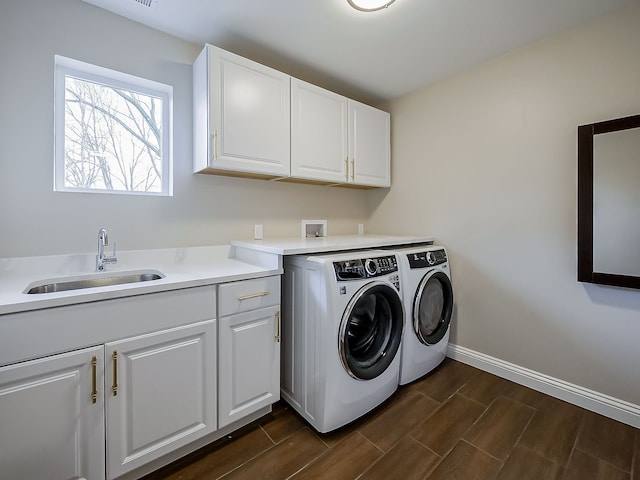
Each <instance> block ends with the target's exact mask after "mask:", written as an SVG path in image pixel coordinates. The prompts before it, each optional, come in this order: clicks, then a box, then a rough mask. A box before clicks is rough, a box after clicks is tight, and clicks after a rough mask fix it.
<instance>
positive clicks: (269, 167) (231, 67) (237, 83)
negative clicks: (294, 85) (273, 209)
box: [207, 45, 291, 177]
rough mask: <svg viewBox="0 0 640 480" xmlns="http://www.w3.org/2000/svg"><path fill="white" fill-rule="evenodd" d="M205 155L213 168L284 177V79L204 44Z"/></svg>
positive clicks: (286, 150) (286, 145) (287, 107)
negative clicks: (207, 120) (206, 64)
mask: <svg viewBox="0 0 640 480" xmlns="http://www.w3.org/2000/svg"><path fill="white" fill-rule="evenodd" d="M207 52H208V58H209V68H208V77H209V117H210V128H211V130H210V132H209V134H210V138H209V141H210V152H209V153H210V156H209V162H208V166H209V167H210V168H211V169H214V170H216V169H217V170H227V171H229V170H231V171H236V172H246V173H248V174H256V175H258V176H260V175H265V176H271V177H278V176H282V177H288V176H289V170H290V102H291V100H290V77H289V76H288V75H286V74H284V73H282V72H278V71H277V70H274V69H272V68H269V67H266V66H264V65H260V64H259V63H256V62H252V61H251V60H247V59H246V58H242V57H240V56H238V55H234V54H232V53H230V52H226V51H224V50H221V49H219V48H217V47H213V46H211V45H208V46H207Z"/></svg>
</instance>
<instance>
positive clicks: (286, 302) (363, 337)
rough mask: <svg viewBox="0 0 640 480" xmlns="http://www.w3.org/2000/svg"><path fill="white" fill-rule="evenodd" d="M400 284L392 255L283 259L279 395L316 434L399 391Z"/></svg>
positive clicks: (358, 253)
mask: <svg viewBox="0 0 640 480" xmlns="http://www.w3.org/2000/svg"><path fill="white" fill-rule="evenodd" d="M400 285H401V282H400V278H399V271H398V263H397V259H396V256H395V255H394V254H393V253H392V252H385V251H380V250H377V251H354V252H350V253H340V254H336V253H334V254H329V255H326V254H325V255H311V256H302V255H300V256H286V257H285V258H284V279H283V307H282V308H283V312H282V352H283V355H282V374H281V394H282V398H284V399H285V400H286V401H287V403H289V404H290V405H291V406H292V407H293V408H294V409H295V410H296V411H297V412H298V413H299V414H300V415H302V416H303V417H304V418H305V419H306V420H307V421H308V422H309V423H310V424H311V425H312V426H313V427H314V428H315V429H316V430H318V431H319V432H322V433H324V432H329V431H331V430H334V429H336V428H339V427H341V426H343V425H345V424H347V423H349V422H351V421H353V420H355V419H357V418H359V417H361V416H362V415H364V414H365V413H367V412H369V411H370V410H372V409H373V408H374V407H376V406H377V405H379V404H380V403H382V402H383V401H384V400H385V399H387V398H388V397H390V396H391V395H392V394H393V392H395V390H396V389H397V388H398V379H399V373H400V345H401V342H402V330H403V325H404V308H403V305H402V298H401V288H400Z"/></svg>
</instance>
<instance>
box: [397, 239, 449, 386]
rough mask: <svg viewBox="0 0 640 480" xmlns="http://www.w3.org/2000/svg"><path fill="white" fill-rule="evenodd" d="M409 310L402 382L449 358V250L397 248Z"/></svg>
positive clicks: (403, 352)
mask: <svg viewBox="0 0 640 480" xmlns="http://www.w3.org/2000/svg"><path fill="white" fill-rule="evenodd" d="M394 252H395V253H396V255H397V257H398V266H399V267H400V281H401V283H402V287H403V291H404V294H403V302H404V308H405V312H406V324H405V332H404V337H403V340H402V354H401V362H400V385H405V384H407V383H410V382H412V381H414V380H416V379H418V378H420V377H422V376H423V375H425V374H427V373H429V372H430V371H431V370H433V369H434V368H435V367H437V366H438V365H439V364H440V363H441V362H442V361H443V360H444V358H445V357H446V354H447V346H448V345H449V325H450V323H451V315H452V313H453V288H452V286H451V273H450V269H449V260H448V257H447V251H446V249H445V248H444V247H440V246H436V245H426V246H425V245H423V246H419V247H410V248H403V249H394Z"/></svg>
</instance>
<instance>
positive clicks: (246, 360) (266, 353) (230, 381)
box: [218, 305, 280, 427]
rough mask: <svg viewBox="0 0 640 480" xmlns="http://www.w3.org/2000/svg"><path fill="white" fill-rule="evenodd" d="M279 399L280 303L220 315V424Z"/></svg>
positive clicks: (232, 420) (227, 423)
mask: <svg viewBox="0 0 640 480" xmlns="http://www.w3.org/2000/svg"><path fill="white" fill-rule="evenodd" d="M279 399H280V306H279V305H276V306H272V307H266V308H261V309H259V310H253V311H250V312H246V313H239V314H236V315H230V316H227V317H222V318H221V319H220V374H219V416H218V421H219V423H220V427H224V426H225V425H229V424H230V423H232V422H234V421H235V420H237V419H239V418H242V417H244V416H245V415H248V414H250V413H252V412H254V411H256V410H259V409H260V408H262V407H265V406H267V405H271V404H272V403H274V402H276V401H278V400H279Z"/></svg>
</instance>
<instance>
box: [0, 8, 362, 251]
mask: <svg viewBox="0 0 640 480" xmlns="http://www.w3.org/2000/svg"><path fill="white" fill-rule="evenodd" d="M201 48H202V46H201V45H194V44H190V43H187V42H183V41H181V40H178V39H176V38H174V37H171V36H168V35H165V34H162V33H160V32H157V31H155V30H151V29H149V28H146V27H143V26H141V25H139V24H136V23H133V22H130V21H128V20H125V19H123V18H122V17H118V16H116V15H114V14H111V13H109V12H107V11H105V10H101V9H99V8H97V7H94V6H92V5H89V4H87V3H84V2H82V1H80V0H56V1H53V2H52V1H50V0H8V1H3V3H2V7H0V72H1V73H0V257H10V256H29V255H51V254H62V253H74V252H92V251H94V249H95V248H96V247H95V245H96V243H97V233H98V229H99V228H100V227H106V228H107V229H108V230H109V233H110V239H111V240H112V241H116V242H117V243H118V248H119V249H123V250H134V249H143V248H164V247H179V246H191V245H207V244H224V243H228V241H229V240H231V239H234V238H251V236H252V234H253V225H254V224H255V223H262V224H263V225H264V234H265V237H278V236H286V235H299V234H300V220H301V219H303V218H314V219H315V218H322V219H328V230H329V232H330V233H333V234H338V233H356V232H357V224H358V223H363V221H364V220H365V219H366V216H367V204H366V193H365V192H363V191H356V190H348V189H339V188H330V187H319V186H312V185H296V184H288V183H274V182H268V181H262V180H248V179H236V178H228V177H213V176H200V175H193V174H192V173H191V150H192V148H191V131H192V128H191V122H192V120H191V115H192V113H191V111H192V110H191V102H192V91H191V81H192V77H191V64H192V62H193V61H194V60H195V58H196V56H197V54H198V53H199V51H200V49H201ZM55 54H60V55H64V56H67V57H71V58H75V59H77V60H81V61H86V62H90V63H95V64H98V65H101V66H104V67H107V68H113V69H116V70H120V71H123V72H126V73H129V74H133V75H137V76H141V77H144V78H149V79H152V80H155V81H159V82H162V83H166V84H170V85H172V86H173V88H174V125H175V127H174V164H175V177H174V196H173V197H170V198H157V197H139V196H135V197H133V196H121V195H107V194H97V195H96V194H79V193H54V192H53V61H54V60H53V59H54V55H55Z"/></svg>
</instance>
